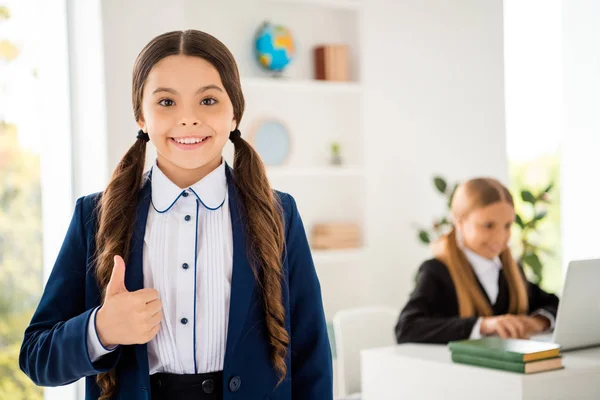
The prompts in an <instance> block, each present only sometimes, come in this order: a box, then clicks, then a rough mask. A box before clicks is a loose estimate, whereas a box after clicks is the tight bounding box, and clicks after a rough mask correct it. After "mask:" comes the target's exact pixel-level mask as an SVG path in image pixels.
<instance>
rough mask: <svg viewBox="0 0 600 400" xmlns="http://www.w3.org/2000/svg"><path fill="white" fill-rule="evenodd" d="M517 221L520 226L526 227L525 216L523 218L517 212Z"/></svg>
mask: <svg viewBox="0 0 600 400" xmlns="http://www.w3.org/2000/svg"><path fill="white" fill-rule="evenodd" d="M515 222H516V223H517V225H519V228H521V229H523V228H525V223H524V222H523V218H521V216H520V215H519V214H517V218H516V219H515Z"/></svg>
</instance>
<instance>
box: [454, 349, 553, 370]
mask: <svg viewBox="0 0 600 400" xmlns="http://www.w3.org/2000/svg"><path fill="white" fill-rule="evenodd" d="M452 361H454V362H455V363H459V364H468V365H476V366H478V367H485V368H492V369H500V370H503V371H512V372H519V373H521V374H534V373H536V372H544V371H552V370H556V369H561V368H562V367H563V365H562V357H560V356H558V357H555V358H550V359H547V360H542V361H533V362H528V363H523V362H512V361H503V360H495V359H493V358H485V357H476V356H471V355H468V354H460V353H452Z"/></svg>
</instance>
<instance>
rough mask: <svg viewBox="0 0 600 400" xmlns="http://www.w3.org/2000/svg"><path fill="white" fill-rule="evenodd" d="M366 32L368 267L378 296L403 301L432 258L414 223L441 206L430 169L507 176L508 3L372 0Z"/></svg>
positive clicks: (450, 174) (453, 175)
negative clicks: (425, 262) (505, 50)
mask: <svg viewBox="0 0 600 400" xmlns="http://www.w3.org/2000/svg"><path fill="white" fill-rule="evenodd" d="M383 32H385V33H383ZM364 35H365V36H364V53H365V54H364V57H363V62H364V64H363V71H364V78H365V83H366V87H367V98H366V109H365V119H366V125H367V130H368V131H369V134H368V135H369V137H370V138H368V139H367V145H368V147H369V150H368V156H369V159H368V163H369V165H370V166H371V167H372V172H373V179H372V186H371V189H370V191H369V196H370V203H369V206H370V208H371V210H372V211H371V213H370V215H372V219H371V221H370V223H371V226H370V239H371V243H372V245H373V247H374V249H373V250H374V251H373V257H372V261H371V262H370V263H369V265H368V266H366V268H368V269H369V271H371V274H372V281H373V283H372V286H371V295H370V297H371V298H372V299H373V301H378V302H381V303H387V304H389V305H392V306H396V307H401V306H402V305H403V304H404V302H405V300H406V296H407V294H408V292H409V291H410V290H411V289H412V282H413V281H412V279H413V275H414V272H415V270H416V269H417V268H418V266H419V264H420V263H421V262H422V261H423V260H424V259H425V258H426V257H428V256H429V252H428V250H427V249H426V248H424V247H422V246H420V245H419V244H417V240H416V234H415V231H414V229H412V224H413V223H414V222H418V223H428V222H430V221H431V220H432V218H433V217H434V216H436V215H438V214H439V213H440V212H442V211H443V210H444V204H443V202H442V201H441V199H440V197H439V196H437V195H436V193H434V188H433V184H432V183H431V178H432V176H433V175H434V174H438V173H439V174H442V175H444V176H446V177H447V178H449V179H450V180H457V179H461V180H463V179H466V178H469V177H473V176H475V175H487V176H494V177H496V178H498V179H500V180H501V181H503V182H507V179H508V178H507V175H508V173H507V169H508V167H507V159H506V150H505V135H504V130H505V126H504V88H503V23H502V1H500V0H484V1H482V0H456V1H446V0H389V1H386V0H370V1H369V2H368V6H367V7H366V15H365V26H364Z"/></svg>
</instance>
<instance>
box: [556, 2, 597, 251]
mask: <svg viewBox="0 0 600 400" xmlns="http://www.w3.org/2000/svg"><path fill="white" fill-rule="evenodd" d="M599 20H600V2H597V1H584V0H568V1H563V20H562V23H563V100H564V103H563V104H564V114H563V117H564V121H563V154H562V165H561V196H562V198H561V201H562V210H561V212H562V240H563V251H564V253H563V254H564V257H563V260H564V262H565V263H567V262H568V261H570V260H572V259H581V258H594V257H600V246H599V244H598V243H599V241H598V226H599V225H600V207H599V206H598V204H599V201H598V199H600V186H599V185H598V183H597V181H598V179H597V177H598V171H600V158H599V157H598V151H599V149H600V112H599V110H600V25H599V24H598V21H599Z"/></svg>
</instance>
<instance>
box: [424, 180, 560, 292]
mask: <svg viewBox="0 0 600 400" xmlns="http://www.w3.org/2000/svg"><path fill="white" fill-rule="evenodd" d="M433 184H434V186H435V188H436V190H437V191H438V192H439V193H440V194H441V195H443V196H444V197H445V198H446V205H447V210H446V212H445V213H444V215H442V216H441V217H440V218H437V219H435V220H434V221H433V224H432V225H431V227H429V228H418V238H419V241H420V242H421V243H423V244H426V245H429V244H430V243H431V242H433V241H435V240H437V239H438V238H440V237H441V236H442V235H444V234H446V233H447V232H448V231H450V229H451V228H452V222H451V221H450V217H449V216H450V206H451V204H452V197H453V196H454V192H455V191H456V188H457V187H458V185H459V183H455V184H454V185H448V183H447V182H446V180H445V179H444V178H442V177H440V176H436V177H434V178H433ZM553 186H554V184H553V183H550V184H549V185H548V186H547V187H546V188H544V189H543V190H540V191H537V192H535V194H534V191H533V190H531V189H523V190H521V193H520V195H521V198H522V199H523V204H524V208H523V209H522V210H517V216H516V220H515V222H516V226H517V229H518V232H517V233H518V236H517V238H518V241H517V243H516V244H517V246H516V247H518V252H515V253H516V254H519V256H518V257H517V262H518V263H519V264H521V265H522V266H523V267H524V268H525V267H527V268H529V270H530V271H531V274H532V276H533V280H534V281H535V283H540V282H541V280H542V276H543V265H542V262H541V261H540V257H539V255H540V253H545V254H548V255H552V252H551V251H550V250H548V249H544V248H542V247H541V246H540V245H539V244H538V243H537V242H536V240H535V236H536V234H537V229H538V224H539V223H540V222H541V221H542V220H544V218H546V216H547V215H548V210H547V209H548V205H549V204H550V202H551V200H550V192H551V191H552V188H553Z"/></svg>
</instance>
